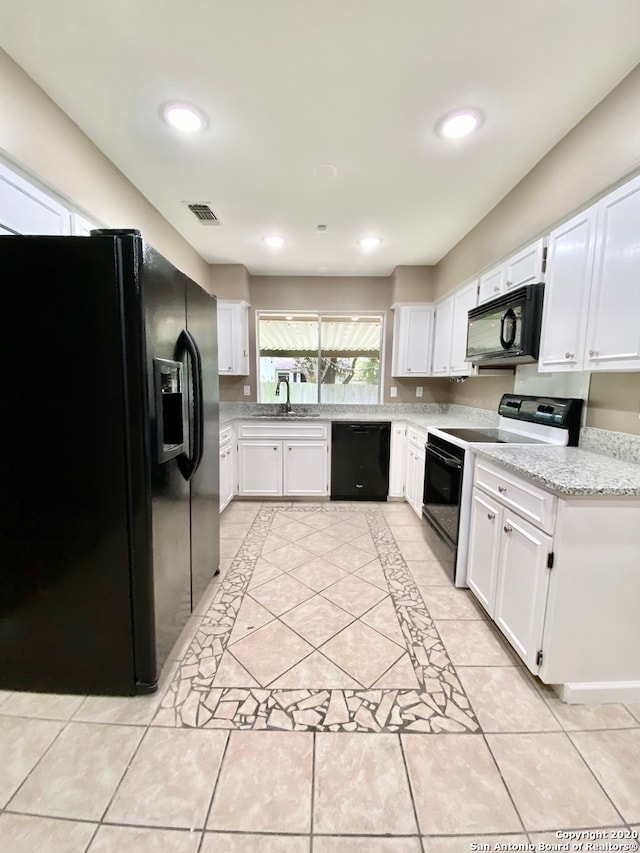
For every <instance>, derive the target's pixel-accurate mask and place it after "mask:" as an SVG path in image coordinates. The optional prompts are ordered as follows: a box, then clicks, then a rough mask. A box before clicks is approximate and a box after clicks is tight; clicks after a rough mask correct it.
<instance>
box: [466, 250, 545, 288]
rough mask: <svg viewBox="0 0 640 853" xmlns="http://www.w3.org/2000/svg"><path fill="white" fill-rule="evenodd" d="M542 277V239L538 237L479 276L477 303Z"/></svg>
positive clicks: (540, 279)
mask: <svg viewBox="0 0 640 853" xmlns="http://www.w3.org/2000/svg"><path fill="white" fill-rule="evenodd" d="M543 279H544V240H543V239H542V238H540V239H539V240H536V241H535V243H531V245H530V246H526V247H525V248H524V249H521V250H520V251H519V252H516V254H515V255H512V256H511V257H510V258H507V260H505V261H503V262H502V263H501V264H500V265H499V266H496V267H494V268H493V269H490V270H488V272H486V273H484V275H481V276H480V282H479V284H480V290H479V296H478V303H480V304H481V303H483V302H487V301H488V300H489V299H495V298H496V297H497V296H500V295H502V294H503V293H507V292H508V291H509V290H514V289H515V288H516V287H524V285H525V284H533V283H534V282H536V281H543Z"/></svg>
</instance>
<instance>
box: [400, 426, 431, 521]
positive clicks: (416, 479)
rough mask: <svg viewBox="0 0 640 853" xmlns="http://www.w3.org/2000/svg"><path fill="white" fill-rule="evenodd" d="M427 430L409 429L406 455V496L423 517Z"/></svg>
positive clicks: (415, 510)
mask: <svg viewBox="0 0 640 853" xmlns="http://www.w3.org/2000/svg"><path fill="white" fill-rule="evenodd" d="M426 441H427V433H426V430H419V429H416V428H415V427H412V426H410V427H408V429H407V446H406V457H405V497H406V499H407V502H408V503H409V505H410V506H411V508H412V509H413V511H414V512H415V513H416V514H417V515H418V516H420V517H422V496H423V492H424V468H425V451H424V446H425V443H426Z"/></svg>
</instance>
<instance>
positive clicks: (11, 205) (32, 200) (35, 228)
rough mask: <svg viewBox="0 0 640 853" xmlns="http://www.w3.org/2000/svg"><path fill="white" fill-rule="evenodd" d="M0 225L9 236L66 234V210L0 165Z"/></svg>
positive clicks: (69, 223) (67, 213)
mask: <svg viewBox="0 0 640 853" xmlns="http://www.w3.org/2000/svg"><path fill="white" fill-rule="evenodd" d="M0 226H1V227H2V229H3V231H4V232H5V233H6V232H9V233H13V234H69V233H70V229H71V217H70V213H69V211H68V210H67V209H66V208H65V207H63V206H62V205H61V204H59V203H58V202H57V201H55V200H54V199H52V198H50V197H49V196H48V195H46V194H45V193H43V192H42V191H41V190H39V189H38V188H37V187H34V186H33V185H32V184H30V183H29V182H28V181H25V180H24V178H21V177H20V176H19V175H16V174H15V173H14V172H12V171H11V170H10V169H7V167H6V166H3V165H2V164H0Z"/></svg>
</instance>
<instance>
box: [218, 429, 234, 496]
mask: <svg viewBox="0 0 640 853" xmlns="http://www.w3.org/2000/svg"><path fill="white" fill-rule="evenodd" d="M233 461H234V460H233V448H232V446H231V445H226V446H225V447H221V448H220V512H222V510H223V509H224V508H225V507H226V506H227V505H228V504H229V503H230V502H231V500H232V499H233V496H234V494H235V477H234V467H235V466H234V464H233Z"/></svg>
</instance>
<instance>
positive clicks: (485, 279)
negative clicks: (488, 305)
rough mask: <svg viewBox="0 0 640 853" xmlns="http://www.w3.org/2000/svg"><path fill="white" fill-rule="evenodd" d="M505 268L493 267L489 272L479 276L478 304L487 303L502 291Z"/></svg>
mask: <svg viewBox="0 0 640 853" xmlns="http://www.w3.org/2000/svg"><path fill="white" fill-rule="evenodd" d="M504 282H505V268H504V266H500V267H494V269H492V270H489V272H486V273H484V275H481V276H480V280H479V287H480V290H479V293H478V302H480V303H482V302H488V301H489V299H495V298H496V296H500V294H501V293H502V292H503V291H504Z"/></svg>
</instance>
